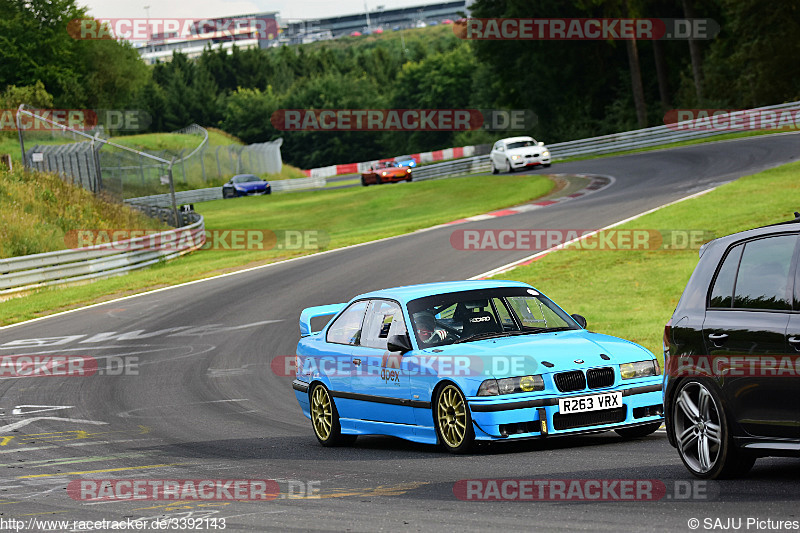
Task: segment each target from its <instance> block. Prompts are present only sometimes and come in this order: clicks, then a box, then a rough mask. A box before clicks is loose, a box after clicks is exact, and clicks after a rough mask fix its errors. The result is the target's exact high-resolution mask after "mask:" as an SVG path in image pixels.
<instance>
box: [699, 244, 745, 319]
mask: <svg viewBox="0 0 800 533" xmlns="http://www.w3.org/2000/svg"><path fill="white" fill-rule="evenodd" d="M743 249H744V245H743V244H739V245H737V246H734V247H733V248H732V249H731V251H730V252H728V255H727V256H726V257H725V260H724V261H723V262H722V266H721V267H720V269H719V272H718V273H717V279H715V280H714V286H713V287H712V288H711V295H710V297H709V299H708V307H716V308H730V307H731V306H733V284H734V282H735V281H736V271H737V270H738V269H739V260H740V259H741V258H742V250H743Z"/></svg>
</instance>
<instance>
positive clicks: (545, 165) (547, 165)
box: [542, 163, 551, 168]
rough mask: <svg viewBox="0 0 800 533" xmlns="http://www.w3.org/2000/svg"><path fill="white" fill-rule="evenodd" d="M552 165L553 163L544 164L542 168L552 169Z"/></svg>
mask: <svg viewBox="0 0 800 533" xmlns="http://www.w3.org/2000/svg"><path fill="white" fill-rule="evenodd" d="M550 165H551V163H547V164H544V165H542V166H543V167H544V168H550Z"/></svg>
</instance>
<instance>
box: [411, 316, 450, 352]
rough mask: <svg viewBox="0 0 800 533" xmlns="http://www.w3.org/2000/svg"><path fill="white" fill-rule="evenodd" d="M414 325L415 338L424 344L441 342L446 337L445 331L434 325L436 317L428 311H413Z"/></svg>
mask: <svg viewBox="0 0 800 533" xmlns="http://www.w3.org/2000/svg"><path fill="white" fill-rule="evenodd" d="M414 327H415V329H416V331H417V338H419V340H421V341H422V342H423V343H425V344H434V343H437V342H442V341H444V340H445V339H446V338H447V331H446V330H444V329H442V328H437V327H436V318H435V317H434V316H433V314H432V313H430V312H428V311H420V312H419V313H414Z"/></svg>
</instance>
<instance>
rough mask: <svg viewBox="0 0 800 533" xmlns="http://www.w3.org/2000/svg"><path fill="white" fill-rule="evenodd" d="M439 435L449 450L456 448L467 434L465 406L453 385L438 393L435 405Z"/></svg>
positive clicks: (459, 392) (459, 393)
mask: <svg viewBox="0 0 800 533" xmlns="http://www.w3.org/2000/svg"><path fill="white" fill-rule="evenodd" d="M436 419H437V422H438V423H439V433H440V434H441V437H442V440H443V441H444V443H445V444H446V445H447V447H449V448H458V447H459V446H461V445H462V444H463V443H464V438H465V436H466V434H467V404H466V402H465V401H464V397H463V396H462V395H461V391H459V390H458V389H457V388H456V387H455V386H454V385H447V386H446V387H445V388H443V389H442V392H440V393H439V400H438V401H437V403H436Z"/></svg>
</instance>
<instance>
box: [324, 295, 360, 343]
mask: <svg viewBox="0 0 800 533" xmlns="http://www.w3.org/2000/svg"><path fill="white" fill-rule="evenodd" d="M366 309H367V301H366V300H362V301H360V302H355V303H353V304H352V305H350V307H348V308H347V309H346V310H345V311H344V312H343V313H342V314H341V315H339V317H338V318H337V319H336V320H335V321H334V322H333V324H331V327H330V328H328V335H327V339H328V342H335V343H337V344H358V343H359V341H360V340H361V323H362V322H363V321H364V311H366Z"/></svg>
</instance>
